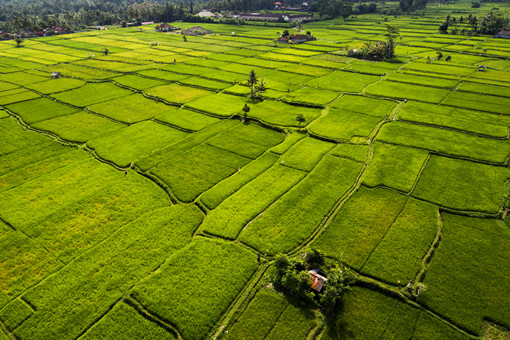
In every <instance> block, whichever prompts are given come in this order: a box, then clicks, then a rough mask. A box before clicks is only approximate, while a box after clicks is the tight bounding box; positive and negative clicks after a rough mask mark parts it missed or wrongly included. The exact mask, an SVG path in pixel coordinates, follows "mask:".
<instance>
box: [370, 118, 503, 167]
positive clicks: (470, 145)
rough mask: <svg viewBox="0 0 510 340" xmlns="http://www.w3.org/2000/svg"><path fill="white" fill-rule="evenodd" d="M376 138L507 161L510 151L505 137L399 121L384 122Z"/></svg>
mask: <svg viewBox="0 0 510 340" xmlns="http://www.w3.org/2000/svg"><path fill="white" fill-rule="evenodd" d="M376 139H377V140H380V141H383V142H387V143H392V144H398V145H406V146H412V147H417V148H420V149H426V150H430V151H435V152H439V153H442V154H447V155H452V156H457V157H464V158H469V159H475V160H481V161H488V162H494V163H501V164H503V163H505V161H506V158H507V156H508V154H509V153H510V148H509V147H507V143H506V142H505V141H502V140H495V139H489V138H480V137H476V136H473V135H468V134H464V133H459V132H455V131H450V130H446V129H438V128H433V127H427V126H421V125H415V124H408V123H404V122H399V121H396V122H392V123H390V124H385V125H383V127H382V128H381V130H380V132H379V134H378V135H377V138H376Z"/></svg>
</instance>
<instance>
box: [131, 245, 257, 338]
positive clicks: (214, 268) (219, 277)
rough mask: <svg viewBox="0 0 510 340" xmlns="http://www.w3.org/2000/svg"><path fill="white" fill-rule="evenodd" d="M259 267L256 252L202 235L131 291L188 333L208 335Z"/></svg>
mask: <svg viewBox="0 0 510 340" xmlns="http://www.w3.org/2000/svg"><path fill="white" fill-rule="evenodd" d="M256 268H257V261H256V256H255V254H253V253H252V252H250V251H248V250H246V249H244V248H242V247H240V246H238V245H236V244H234V243H230V242H225V241H221V240H213V239H206V238H197V239H195V240H194V241H193V242H192V243H191V244H189V245H188V246H187V247H185V248H184V249H182V250H181V251H179V252H178V253H177V254H175V255H174V256H173V257H171V258H170V259H169V261H168V262H166V263H165V264H164V265H163V266H162V267H161V268H160V270H158V272H156V273H154V274H153V275H151V276H149V278H147V279H146V280H144V281H143V282H142V283H141V284H139V285H137V286H135V288H134V289H133V291H132V293H131V294H132V296H133V297H134V298H135V299H136V300H138V301H140V302H141V303H142V304H143V305H144V306H146V307H147V308H148V309H149V310H151V311H153V312H155V313H157V315H160V316H161V317H162V318H164V319H166V320H169V321H170V322H171V323H172V324H174V325H176V327H177V329H179V331H180V333H181V334H182V335H183V337H185V338H188V339H200V338H205V337H206V336H207V334H208V333H209V332H210V331H211V328H212V327H213V326H214V324H215V323H216V321H217V320H218V319H219V318H220V317H221V315H223V313H225V311H226V310H227V308H228V307H229V306H230V304H231V303H232V301H234V299H235V297H236V296H237V295H238V294H239V292H240V291H241V289H242V288H243V287H244V286H245V285H246V283H247V282H248V280H249V279H250V277H251V276H252V274H253V272H254V271H255V269H256ZM226 277H228V284H226V282H225V278H226ZM184 278H186V279H184ZM183 290H184V291H186V294H183V293H182V292H183ZM183 306H187V307H186V308H183Z"/></svg>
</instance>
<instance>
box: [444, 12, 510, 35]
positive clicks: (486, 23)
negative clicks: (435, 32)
mask: <svg viewBox="0 0 510 340" xmlns="http://www.w3.org/2000/svg"><path fill="white" fill-rule="evenodd" d="M509 25H510V20H509V19H508V18H506V17H504V16H503V15H502V14H501V13H494V12H490V13H489V14H487V15H486V16H484V17H480V18H479V17H476V16H474V15H472V14H469V15H468V16H467V17H463V16H461V17H460V18H458V19H457V18H456V17H452V16H450V15H447V16H446V18H445V20H444V21H443V22H442V23H441V25H439V28H438V29H439V32H440V33H444V34H446V33H448V29H449V30H450V31H449V32H450V33H451V34H462V35H473V34H496V33H498V32H499V31H502V30H505V29H507V28H508V27H510V26H509Z"/></svg>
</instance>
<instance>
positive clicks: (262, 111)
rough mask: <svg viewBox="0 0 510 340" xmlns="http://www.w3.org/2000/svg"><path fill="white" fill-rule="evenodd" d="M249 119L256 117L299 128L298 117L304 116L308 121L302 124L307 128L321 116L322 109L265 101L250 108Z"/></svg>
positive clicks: (267, 121) (268, 121)
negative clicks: (299, 115)
mask: <svg viewBox="0 0 510 340" xmlns="http://www.w3.org/2000/svg"><path fill="white" fill-rule="evenodd" d="M250 108H251V110H250V112H248V117H255V118H257V119H260V120H261V121H263V122H266V123H269V124H275V125H282V126H294V127H297V126H299V122H298V121H297V119H296V117H297V115H298V114H300V113H301V114H303V115H304V116H305V119H306V121H305V122H304V123H303V124H301V126H305V125H307V124H309V123H310V122H312V121H313V120H315V119H316V118H317V117H319V116H320V114H321V109H318V108H310V107H302V106H296V105H290V104H286V103H282V102H280V101H274V100H264V101H263V102H261V103H258V104H255V105H253V106H250Z"/></svg>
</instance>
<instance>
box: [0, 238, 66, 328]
mask: <svg viewBox="0 0 510 340" xmlns="http://www.w3.org/2000/svg"><path fill="white" fill-rule="evenodd" d="M0 247H1V249H2V252H0V260H1V261H0V269H1V272H2V281H1V284H0V308H3V307H4V306H5V305H6V304H7V303H8V302H9V301H11V300H13V299H14V298H16V297H17V296H18V295H20V294H22V293H23V292H24V291H25V290H26V289H28V288H30V287H31V286H33V285H35V284H37V283H39V282H40V281H41V280H43V279H44V278H45V277H47V276H48V275H50V274H52V273H54V272H55V271H57V270H58V269H60V267H61V266H62V264H61V263H60V262H59V261H58V260H57V259H55V257H53V256H52V254H51V253H50V252H48V251H47V250H46V249H44V248H43V247H41V246H40V245H39V244H37V242H35V241H34V240H32V239H31V238H30V237H28V236H26V235H25V234H23V233H22V232H20V231H11V232H9V233H7V234H6V235H3V236H2V237H0ZM21 273H23V275H20V274H21ZM13 304H14V306H12V307H7V308H6V310H4V309H2V311H1V312H0V319H2V321H3V322H5V323H6V324H7V326H8V327H9V326H11V327H13V328H14V327H15V326H18V325H19V324H20V323H21V322H22V321H23V319H24V318H25V316H26V314H28V313H27V311H26V310H24V311H23V310H19V309H20V306H19V305H18V306H17V307H16V306H15V305H16V304H18V303H17V302H14V303H13ZM14 309H16V312H14V311H13V310H14ZM9 310H11V312H13V313H16V314H15V315H12V314H11V312H9Z"/></svg>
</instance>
